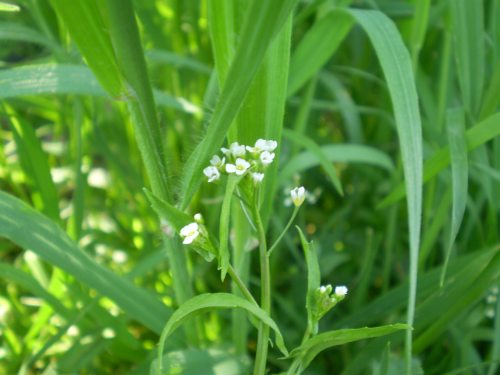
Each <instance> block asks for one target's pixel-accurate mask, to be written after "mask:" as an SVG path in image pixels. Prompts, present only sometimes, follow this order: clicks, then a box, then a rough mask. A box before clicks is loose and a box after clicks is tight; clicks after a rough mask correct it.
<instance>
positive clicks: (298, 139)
mask: <svg viewBox="0 0 500 375" xmlns="http://www.w3.org/2000/svg"><path fill="white" fill-rule="evenodd" d="M283 135H284V136H285V138H288V139H289V140H290V141H292V142H293V143H295V144H297V145H300V146H302V147H305V148H306V149H307V150H308V151H309V152H310V153H311V154H312V155H314V157H315V158H316V159H317V160H318V162H319V164H321V166H322V167H323V168H324V169H325V172H326V174H327V175H328V177H330V180H331V182H332V185H333V187H334V188H335V190H337V192H338V193H339V194H340V195H343V194H344V192H343V191H342V185H341V183H340V180H339V177H338V176H337V172H336V171H335V168H333V166H332V163H331V162H330V161H329V160H328V158H327V157H326V155H325V154H324V153H323V150H322V149H321V147H320V146H318V145H317V144H316V142H314V141H313V140H312V139H310V138H309V137H306V136H305V135H303V134H298V133H296V132H295V131H293V130H290V129H283Z"/></svg>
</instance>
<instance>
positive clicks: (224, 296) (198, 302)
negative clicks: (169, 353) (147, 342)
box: [157, 293, 288, 374]
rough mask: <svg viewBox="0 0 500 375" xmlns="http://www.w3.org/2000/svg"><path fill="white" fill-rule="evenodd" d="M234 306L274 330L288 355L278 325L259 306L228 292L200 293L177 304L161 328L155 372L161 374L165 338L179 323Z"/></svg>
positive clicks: (280, 346) (281, 348)
mask: <svg viewBox="0 0 500 375" xmlns="http://www.w3.org/2000/svg"><path fill="white" fill-rule="evenodd" d="M235 308H241V309H244V310H246V311H247V312H249V313H250V314H252V315H253V316H254V317H255V318H257V319H259V320H260V321H261V322H262V323H264V324H266V325H267V326H269V327H270V328H271V329H272V330H274V332H275V334H276V346H277V347H278V349H279V350H280V351H281V352H282V353H283V354H284V355H288V351H287V349H286V347H285V343H284V341H283V337H282V336H281V332H280V330H279V328H278V326H277V325H276V323H275V322H274V320H272V319H271V318H270V317H269V315H267V313H266V312H265V311H264V310H262V309H261V308H260V307H259V306H256V305H254V304H252V303H250V302H248V301H247V300H245V299H243V298H241V297H238V296H235V295H233V294H229V293H213V294H208V293H207V294H200V295H198V296H196V297H193V298H191V299H190V300H189V301H186V302H185V303H183V304H182V305H181V306H179V308H178V309H177V310H176V311H175V312H174V313H173V314H172V316H171V317H170V319H169V320H168V322H167V324H166V325H165V327H164V328H163V331H162V333H161V337H160V342H159V344H158V361H159V362H160V364H161V365H160V366H158V369H157V370H158V371H157V374H163V363H162V361H161V358H162V357H163V349H164V346H165V342H166V340H167V338H168V337H169V336H170V335H171V334H172V333H173V332H174V331H175V330H176V329H177V328H178V327H179V326H180V325H181V324H183V323H184V321H185V320H186V319H188V318H190V317H191V316H193V315H195V314H198V313H201V312H204V311H212V310H214V309H235Z"/></svg>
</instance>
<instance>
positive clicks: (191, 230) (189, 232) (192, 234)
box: [180, 223, 200, 245]
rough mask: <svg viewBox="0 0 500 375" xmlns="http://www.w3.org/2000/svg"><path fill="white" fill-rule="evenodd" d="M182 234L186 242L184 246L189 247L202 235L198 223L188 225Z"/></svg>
mask: <svg viewBox="0 0 500 375" xmlns="http://www.w3.org/2000/svg"><path fill="white" fill-rule="evenodd" d="M180 234H181V237H183V238H184V241H182V243H183V244H184V245H189V244H190V243H193V241H194V240H195V239H196V237H198V235H199V234H200V230H199V227H198V223H191V224H188V225H186V226H185V227H183V228H182V229H181V232H180Z"/></svg>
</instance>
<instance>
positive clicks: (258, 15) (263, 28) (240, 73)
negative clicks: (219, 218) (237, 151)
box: [180, 0, 298, 208]
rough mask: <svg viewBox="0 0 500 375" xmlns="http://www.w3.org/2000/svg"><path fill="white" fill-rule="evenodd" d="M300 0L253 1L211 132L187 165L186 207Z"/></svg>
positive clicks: (185, 170)
mask: <svg viewBox="0 0 500 375" xmlns="http://www.w3.org/2000/svg"><path fill="white" fill-rule="evenodd" d="M297 1H298V0H284V1H265V2H258V1H256V2H252V4H251V6H250V9H249V10H248V14H247V15H246V20H245V24H244V26H243V29H242V33H241V36H240V42H239V46H238V49H237V51H236V53H235V55H234V58H233V61H232V63H231V67H230V68H229V71H228V74H227V78H226V83H225V84H224V87H223V89H222V91H221V94H220V96H219V100H218V101H217V104H216V107H215V110H214V113H213V116H212V120H211V122H210V125H209V126H208V129H207V133H206V134H205V136H204V137H203V140H202V141H201V142H200V143H199V144H198V146H197V147H196V149H195V150H194V152H193V153H192V154H191V155H190V157H189V159H188V161H187V163H186V165H185V168H184V174H183V179H182V184H181V192H182V194H183V195H182V200H181V204H180V207H181V208H185V207H186V206H187V205H188V204H189V202H190V201H191V198H192V197H193V195H194V194H195V192H196V189H197V187H198V185H199V183H200V181H201V178H202V173H201V171H202V169H203V167H204V165H205V164H206V161H207V160H208V158H209V157H210V156H211V155H213V154H214V153H215V151H216V149H217V148H218V147H220V145H221V144H222V142H223V140H224V137H225V136H226V133H227V131H228V129H229V127H230V126H231V123H232V121H233V119H234V118H235V116H236V114H237V113H238V110H239V108H240V106H241V104H242V103H243V101H244V99H245V95H246V94H247V93H248V90H249V88H250V86H251V84H252V80H253V79H254V77H255V74H256V73H257V71H258V69H259V67H260V65H261V62H262V60H263V59H264V56H265V54H266V51H267V49H268V47H269V46H270V44H271V42H272V41H273V39H274V37H275V36H276V35H277V34H278V32H279V31H280V30H281V29H282V27H283V26H284V25H285V22H286V21H287V19H288V17H289V16H290V14H291V12H292V9H293V8H294V6H295V4H296V3H297Z"/></svg>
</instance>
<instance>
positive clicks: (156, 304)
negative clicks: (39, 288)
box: [0, 192, 171, 333]
mask: <svg viewBox="0 0 500 375" xmlns="http://www.w3.org/2000/svg"><path fill="white" fill-rule="evenodd" d="M26 228H29V231H30V232H29V235H27V234H26ZM0 237H5V238H8V239H9V240H11V241H12V242H14V243H16V244H17V245H19V246H20V247H22V248H24V249H30V250H31V251H33V252H34V253H36V254H38V255H39V256H40V257H42V258H43V259H45V260H46V261H47V262H49V263H50V264H52V265H53V266H56V267H59V268H61V269H62V270H63V271H65V272H67V273H68V274H70V275H73V276H74V277H75V278H76V279H77V280H79V281H80V282H81V283H83V284H85V285H86V286H88V287H90V288H93V289H95V290H96V291H97V292H98V293H101V294H103V295H105V296H107V297H108V298H110V299H112V300H113V301H114V302H115V303H116V304H117V305H118V306H120V307H121V308H122V309H123V310H124V311H125V312H126V313H127V314H129V315H130V316H131V317H132V318H134V319H136V320H137V321H139V322H141V323H142V324H144V325H145V326H146V327H148V328H150V329H151V330H153V331H154V332H157V333H160V332H161V329H162V327H163V325H164V322H165V320H167V319H168V317H169V316H170V315H171V310H170V309H169V308H167V307H166V306H165V305H163V304H162V303H161V302H160V301H159V300H157V299H156V298H155V297H153V296H152V295H151V294H149V292H147V291H145V290H144V289H141V288H139V287H137V286H135V285H134V284H133V283H132V282H131V281H129V280H127V279H124V278H122V277H119V276H118V275H116V274H114V273H113V272H111V271H110V270H108V269H106V268H104V267H102V266H101V265H99V264H97V263H96V262H95V261H94V260H93V259H92V258H90V257H89V256H88V255H87V253H85V252H83V251H82V250H81V249H80V248H79V247H78V246H77V245H76V244H75V243H74V242H73V241H71V239H70V238H69V237H68V236H67V235H66V233H64V232H63V231H62V230H61V229H60V228H59V227H58V226H57V225H56V224H55V223H53V222H52V221H50V220H49V219H47V218H46V217H45V216H43V215H42V214H40V213H39V212H37V211H35V210H34V209H32V208H31V207H29V206H28V205H26V204H25V203H23V202H22V201H20V200H19V199H17V198H14V197H12V196H11V195H9V194H6V193H4V192H0Z"/></svg>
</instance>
